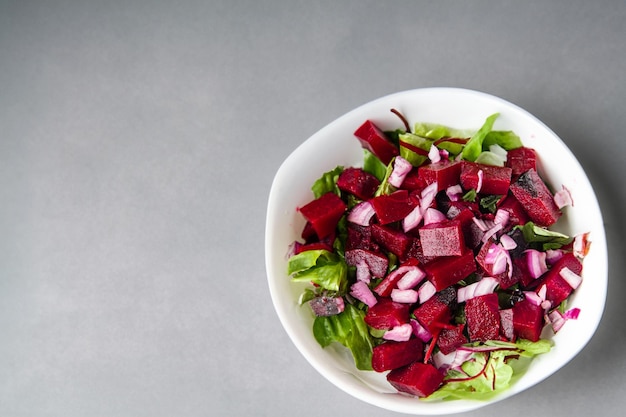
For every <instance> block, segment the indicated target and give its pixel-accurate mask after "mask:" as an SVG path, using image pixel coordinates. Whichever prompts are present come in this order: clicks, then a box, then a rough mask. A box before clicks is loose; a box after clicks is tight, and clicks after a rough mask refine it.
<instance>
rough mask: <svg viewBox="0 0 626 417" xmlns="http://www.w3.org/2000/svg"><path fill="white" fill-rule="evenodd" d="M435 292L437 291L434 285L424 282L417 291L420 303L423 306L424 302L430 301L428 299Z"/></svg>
mask: <svg viewBox="0 0 626 417" xmlns="http://www.w3.org/2000/svg"><path fill="white" fill-rule="evenodd" d="M436 292H437V289H436V288H435V285H434V284H433V283H432V282H430V281H426V282H424V283H423V284H422V285H421V286H420V287H419V289H418V290H417V293H418V295H419V299H420V303H421V304H424V303H425V302H426V301H428V299H430V297H432V296H433V295H435V293H436Z"/></svg>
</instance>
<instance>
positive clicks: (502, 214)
mask: <svg viewBox="0 0 626 417" xmlns="http://www.w3.org/2000/svg"><path fill="white" fill-rule="evenodd" d="M510 216H511V213H509V212H508V211H507V210H503V209H498V210H497V211H496V215H495V217H494V219H493V221H494V222H496V224H502V227H506V225H507V224H508V223H509V217H510Z"/></svg>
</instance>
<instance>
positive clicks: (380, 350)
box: [372, 338, 424, 372]
mask: <svg viewBox="0 0 626 417" xmlns="http://www.w3.org/2000/svg"><path fill="white" fill-rule="evenodd" d="M423 358H424V343H423V342H422V341H421V340H420V339H415V338H413V339H409V340H407V341H406V342H394V341H387V342H384V343H381V344H380V345H377V346H374V349H373V351H372V368H374V370H375V371H376V372H384V371H389V370H391V369H396V368H400V367H402V366H405V365H408V364H410V363H411V362H415V361H419V360H422V359H423Z"/></svg>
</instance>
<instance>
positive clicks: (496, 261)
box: [485, 243, 513, 275]
mask: <svg viewBox="0 0 626 417" xmlns="http://www.w3.org/2000/svg"><path fill="white" fill-rule="evenodd" d="M485 264H487V265H492V266H493V268H492V271H491V272H492V274H494V275H499V274H501V273H503V272H505V271H506V268H507V266H509V270H511V271H512V270H513V262H512V261H511V255H510V254H509V252H508V251H507V250H506V249H504V247H502V246H501V245H497V244H495V243H492V244H491V246H489V249H487V254H486V255H485Z"/></svg>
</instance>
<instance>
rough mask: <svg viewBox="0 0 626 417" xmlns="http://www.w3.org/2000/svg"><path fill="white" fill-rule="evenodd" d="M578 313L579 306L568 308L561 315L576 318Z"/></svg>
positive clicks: (569, 318)
mask: <svg viewBox="0 0 626 417" xmlns="http://www.w3.org/2000/svg"><path fill="white" fill-rule="evenodd" d="M579 314H580V308H578V307H574V308H570V309H569V310H567V311H566V312H565V313H563V317H565V318H566V319H568V320H576V319H578V315H579Z"/></svg>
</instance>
